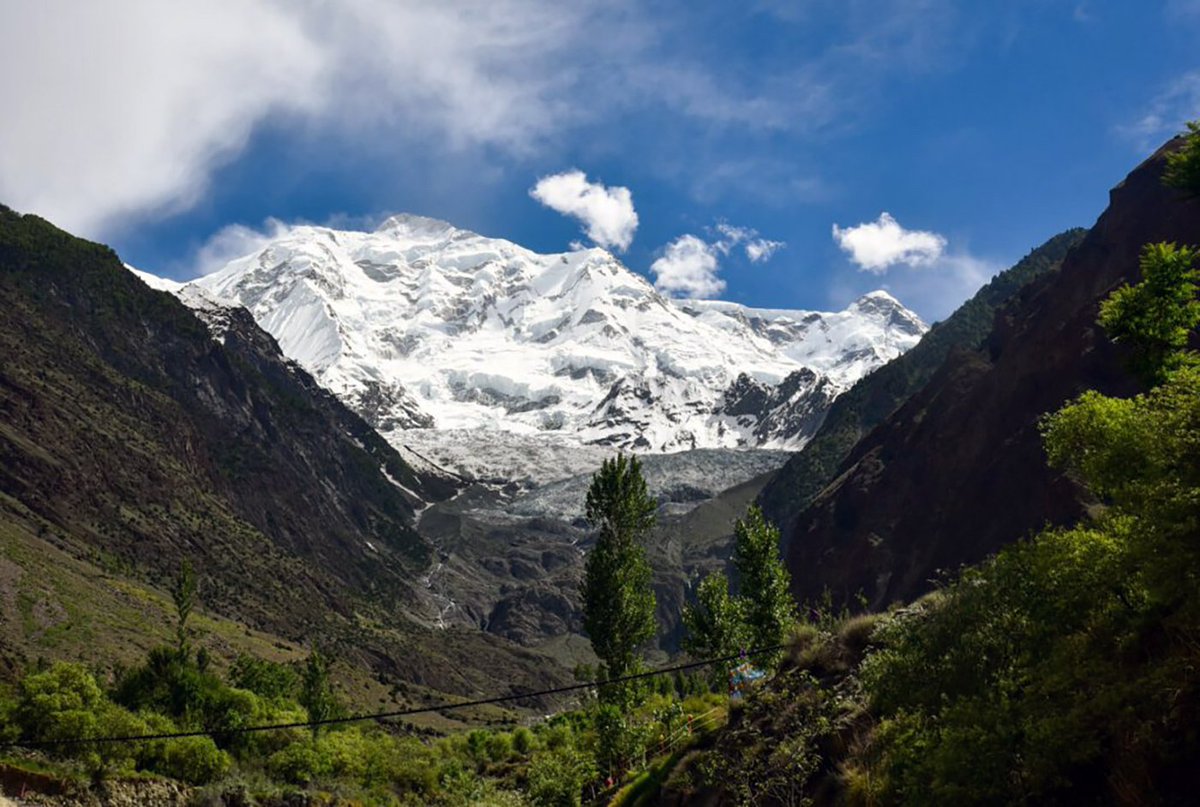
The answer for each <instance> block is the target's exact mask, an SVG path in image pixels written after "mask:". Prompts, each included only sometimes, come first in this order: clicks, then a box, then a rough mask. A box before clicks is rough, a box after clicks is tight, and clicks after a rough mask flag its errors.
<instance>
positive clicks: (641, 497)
mask: <svg viewBox="0 0 1200 807" xmlns="http://www.w3.org/2000/svg"><path fill="white" fill-rule="evenodd" d="M657 510H658V505H657V504H656V503H655V501H654V499H652V498H651V497H650V493H649V491H648V490H647V488H646V480H645V478H644V477H643V476H642V463H641V462H640V461H639V460H638V458H637V457H635V456H629V457H626V456H625V455H624V454H617V456H616V459H612V460H605V461H604V462H603V463H602V464H601V466H600V470H599V471H598V472H596V474H595V475H594V476H593V477H592V484H591V486H590V487H589V488H588V492H587V500H586V503H585V510H584V513H585V514H586V516H587V520H588V523H589V524H591V525H592V528H593V529H596V530H599V532H600V533H601V534H602V535H606V536H609V537H610V538H611V539H612V540H613V541H614V542H617V543H636V542H637V541H638V540H640V539H641V538H642V537H643V536H644V535H645V534H646V533H647V532H649V531H650V528H651V527H653V526H654V520H655V513H656V512H657Z"/></svg>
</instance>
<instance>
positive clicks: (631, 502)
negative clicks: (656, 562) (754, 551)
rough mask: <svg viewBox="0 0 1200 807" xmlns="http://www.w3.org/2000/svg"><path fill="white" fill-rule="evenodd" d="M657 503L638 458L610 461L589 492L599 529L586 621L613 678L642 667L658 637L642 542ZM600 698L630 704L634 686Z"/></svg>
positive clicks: (591, 556)
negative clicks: (643, 653)
mask: <svg viewBox="0 0 1200 807" xmlns="http://www.w3.org/2000/svg"><path fill="white" fill-rule="evenodd" d="M655 511H656V504H655V502H654V500H653V499H652V498H650V494H649V493H648V492H647V489H646V480H645V479H644V478H643V477H642V469H641V463H640V462H638V460H637V457H629V458H626V457H625V455H624V454H618V455H617V457H616V459H614V460H605V461H604V464H603V465H602V466H601V468H600V470H599V471H598V472H597V473H596V475H595V476H594V477H592V484H591V486H590V488H589V489H588V493H587V510H586V512H587V519H588V522H589V523H590V524H591V525H592V526H593V527H594V528H595V529H596V530H597V531H598V535H597V538H596V546H595V547H594V548H593V549H592V551H591V552H590V553H588V556H587V560H586V562H585V565H584V580H583V592H582V593H583V625H584V629H585V630H586V631H587V634H588V636H589V638H590V639H591V641H592V647H593V649H595V651H596V655H597V656H599V657H600V659H601V661H603V662H604V672H605V675H606V676H607V677H608V678H619V677H621V676H625V675H628V674H630V673H632V672H634V671H635V670H636V669H637V665H638V650H639V648H640V647H641V646H642V645H644V644H645V643H646V642H647V641H648V640H650V639H651V638H653V637H654V633H655V629H656V625H655V621H654V604H655V601H654V590H653V588H651V581H652V577H653V574H652V572H651V569H650V564H649V563H648V562H647V561H646V550H645V547H644V546H643V545H642V540H643V538H644V536H645V534H646V533H647V531H648V530H649V529H650V528H651V527H652V526H653V525H654V514H655ZM600 697H601V698H602V699H609V700H612V701H614V702H625V701H627V700H628V699H629V698H630V697H631V691H630V687H628V686H606V687H603V688H602V689H601V692H600Z"/></svg>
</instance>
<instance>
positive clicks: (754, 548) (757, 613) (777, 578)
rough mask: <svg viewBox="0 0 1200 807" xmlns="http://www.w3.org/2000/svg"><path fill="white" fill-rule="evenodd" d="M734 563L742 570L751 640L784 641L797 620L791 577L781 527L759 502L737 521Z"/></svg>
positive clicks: (757, 644)
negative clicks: (781, 544)
mask: <svg viewBox="0 0 1200 807" xmlns="http://www.w3.org/2000/svg"><path fill="white" fill-rule="evenodd" d="M733 534H734V545H733V566H734V568H735V569H736V570H737V574H738V590H739V594H738V599H739V601H740V602H741V604H742V612H743V614H744V616H745V620H746V627H747V629H748V633H749V639H750V643H751V644H752V645H753V646H754V647H771V646H774V645H778V644H780V643H782V642H783V639H784V636H786V635H787V631H788V628H789V627H790V626H791V624H792V623H793V622H794V621H795V618H796V605H795V602H794V601H793V600H792V595H791V592H790V591H789V586H790V584H791V577H790V575H789V574H788V571H787V568H786V567H785V566H784V565H783V560H782V559H781V558H780V557H779V530H778V529H776V528H775V526H774V525H772V524H770V523H768V522H767V520H766V518H765V517H764V516H763V512H762V510H761V509H760V508H759V507H758V505H751V506H750V508H749V510H747V511H746V517H745V518H744V519H739V520H738V522H737V523H736V524H735V525H734V530H733Z"/></svg>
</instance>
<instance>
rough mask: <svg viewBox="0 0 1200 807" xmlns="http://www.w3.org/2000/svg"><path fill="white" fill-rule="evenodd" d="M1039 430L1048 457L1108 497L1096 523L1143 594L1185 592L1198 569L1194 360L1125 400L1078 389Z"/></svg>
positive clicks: (1199, 463)
mask: <svg viewBox="0 0 1200 807" xmlns="http://www.w3.org/2000/svg"><path fill="white" fill-rule="evenodd" d="M1044 430H1045V436H1046V447H1047V451H1048V453H1049V455H1050V459H1051V462H1052V463H1054V464H1055V465H1057V466H1059V467H1063V468H1066V469H1069V470H1071V471H1072V472H1074V473H1075V474H1076V475H1078V476H1079V477H1080V478H1081V479H1082V480H1083V481H1084V482H1085V483H1086V484H1087V485H1088V486H1089V487H1090V488H1091V489H1092V490H1093V491H1095V492H1096V493H1097V494H1099V495H1100V496H1102V497H1103V498H1104V499H1105V500H1106V501H1107V502H1108V503H1109V505H1110V513H1109V515H1108V518H1107V519H1106V521H1105V522H1103V523H1104V524H1105V526H1106V528H1107V529H1108V531H1109V532H1110V533H1112V534H1113V535H1116V536H1118V537H1120V538H1121V540H1122V541H1123V542H1124V544H1125V546H1126V548H1127V551H1128V552H1130V553H1131V554H1132V556H1133V559H1134V561H1135V562H1136V563H1137V564H1138V568H1139V579H1140V582H1141V583H1142V584H1143V585H1145V586H1146V588H1147V590H1148V593H1149V594H1150V596H1151V597H1152V598H1153V599H1154V600H1155V601H1156V602H1158V603H1160V604H1162V605H1163V606H1164V607H1170V606H1172V605H1173V604H1178V603H1179V602H1183V601H1185V600H1186V599H1187V598H1189V597H1190V596H1191V594H1192V593H1193V592H1194V591H1195V587H1196V576H1197V574H1200V543H1198V542H1197V541H1196V540H1195V536H1196V529H1197V524H1198V523H1200V494H1198V493H1197V491H1200V368H1198V367H1196V366H1187V367H1184V368H1182V369H1180V370H1178V371H1176V372H1175V373H1173V374H1172V375H1171V376H1170V377H1169V378H1168V380H1167V381H1166V382H1165V383H1164V384H1162V385H1161V386H1159V387H1157V388H1155V389H1153V390H1151V391H1150V392H1148V393H1146V394H1144V395H1139V396H1137V397H1136V398H1133V399H1132V400H1119V399H1113V398H1106V397H1105V396H1102V395H1098V394H1096V393H1094V392H1090V393H1086V394H1084V395H1083V396H1081V397H1080V398H1079V399H1078V400H1077V401H1075V402H1074V403H1072V404H1071V405H1069V406H1067V407H1065V408H1064V409H1063V410H1062V411H1061V412H1059V413H1058V414H1057V415H1055V416H1054V417H1052V418H1050V419H1049V420H1048V421H1047V423H1046V425H1045V427H1044Z"/></svg>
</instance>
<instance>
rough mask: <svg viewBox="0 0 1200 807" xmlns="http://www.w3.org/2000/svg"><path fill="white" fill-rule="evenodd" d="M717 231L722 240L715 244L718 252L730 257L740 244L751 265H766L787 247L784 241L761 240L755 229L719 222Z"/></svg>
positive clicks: (719, 239)
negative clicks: (731, 252)
mask: <svg viewBox="0 0 1200 807" xmlns="http://www.w3.org/2000/svg"><path fill="white" fill-rule="evenodd" d="M715 229H716V231H717V233H718V234H719V235H720V238H718V239H717V240H716V241H715V242H713V247H714V248H716V250H717V251H718V252H720V253H721V254H722V255H728V254H729V253H730V251H731V250H732V249H733V248H734V247H736V246H738V245H739V244H740V245H741V247H742V251H743V252H745V253H746V257H747V258H748V259H749V260H750V262H751V263H765V262H766V261H769V260H771V256H773V255H774V254H775V253H776V252H778V251H779V250H781V249H783V248H784V247H785V246H787V244H785V243H784V242H782V241H772V240H770V239H767V238H761V237H760V236H759V234H758V230H755V229H754V228H753V227H735V226H734V225H732V224H729V223H728V222H719V223H718V224H717V226H716V227H715Z"/></svg>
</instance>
